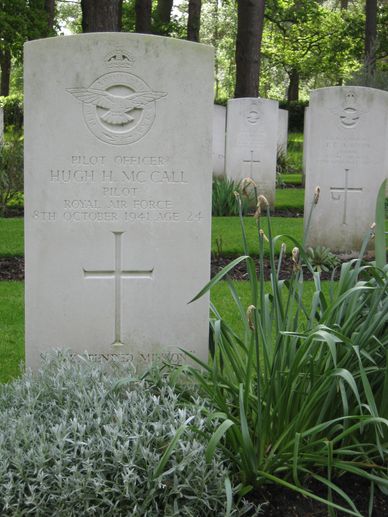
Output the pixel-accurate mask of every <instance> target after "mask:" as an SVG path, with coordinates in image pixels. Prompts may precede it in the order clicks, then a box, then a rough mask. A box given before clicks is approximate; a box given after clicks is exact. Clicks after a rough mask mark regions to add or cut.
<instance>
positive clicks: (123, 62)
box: [104, 48, 135, 70]
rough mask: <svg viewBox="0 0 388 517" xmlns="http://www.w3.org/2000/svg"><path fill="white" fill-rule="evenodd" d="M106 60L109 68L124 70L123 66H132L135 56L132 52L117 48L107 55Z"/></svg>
mask: <svg viewBox="0 0 388 517" xmlns="http://www.w3.org/2000/svg"><path fill="white" fill-rule="evenodd" d="M104 61H105V63H106V64H107V66H108V68H114V69H116V70H122V69H123V68H127V69H128V68H132V66H133V63H134V62H135V58H134V56H133V55H132V54H131V53H130V52H128V51H126V50H123V49H121V48H117V49H115V50H112V51H111V52H109V53H108V54H107V55H106V56H105V58H104Z"/></svg>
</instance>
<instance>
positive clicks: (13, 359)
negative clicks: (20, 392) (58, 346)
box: [0, 282, 24, 382]
mask: <svg viewBox="0 0 388 517" xmlns="http://www.w3.org/2000/svg"><path fill="white" fill-rule="evenodd" d="M23 289H24V284H23V282H0V382H7V381H9V380H10V379H13V378H14V377H17V376H18V374H19V373H20V369H19V365H20V362H21V361H22V360H24V291H23Z"/></svg>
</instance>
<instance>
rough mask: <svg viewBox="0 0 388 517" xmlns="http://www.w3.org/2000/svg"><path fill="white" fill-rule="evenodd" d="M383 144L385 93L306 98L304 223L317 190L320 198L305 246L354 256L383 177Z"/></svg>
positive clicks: (346, 91) (340, 90) (330, 92)
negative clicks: (326, 248) (325, 248)
mask: <svg viewBox="0 0 388 517" xmlns="http://www.w3.org/2000/svg"><path fill="white" fill-rule="evenodd" d="M387 140H388V92H384V91H380V90H376V89H373V88H365V87H353V86H349V87H332V88H322V89H319V90H315V91H313V92H312V93H311V96H310V108H309V112H308V150H307V156H306V190H305V221H306V220H307V214H308V213H309V211H310V207H311V202H312V199H313V193H314V189H315V187H316V186H317V185H319V186H320V197H319V202H318V204H317V205H316V206H315V208H314V210H313V215H312V219H311V227H310V229H309V233H308V240H307V244H308V245H312V246H317V245H324V246H327V247H329V248H331V249H332V250H334V251H342V252H349V253H353V252H357V251H359V249H360V247H361V243H362V240H363V238H364V236H365V234H366V232H367V231H368V229H369V227H370V225H371V224H372V223H373V221H374V218H375V203H376V196H377V192H378V189H379V187H380V185H381V183H382V182H383V180H384V178H385V177H386V176H387V168H388V161H387V144H386V143H387Z"/></svg>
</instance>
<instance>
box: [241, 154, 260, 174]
mask: <svg viewBox="0 0 388 517" xmlns="http://www.w3.org/2000/svg"><path fill="white" fill-rule="evenodd" d="M243 162H244V163H249V164H250V167H249V176H250V178H252V174H253V164H254V163H260V160H254V159H253V151H252V150H251V158H250V160H243Z"/></svg>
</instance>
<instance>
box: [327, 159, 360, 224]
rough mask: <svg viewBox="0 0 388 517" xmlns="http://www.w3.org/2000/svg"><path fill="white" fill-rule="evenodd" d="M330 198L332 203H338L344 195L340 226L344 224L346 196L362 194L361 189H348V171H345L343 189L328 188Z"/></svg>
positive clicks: (346, 205) (346, 206)
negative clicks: (336, 193)
mask: <svg viewBox="0 0 388 517" xmlns="http://www.w3.org/2000/svg"><path fill="white" fill-rule="evenodd" d="M330 192H331V198H332V199H333V200H334V201H339V200H340V199H341V195H342V194H344V211H343V216H342V224H347V223H346V215H347V208H348V194H352V193H357V192H362V188H357V187H349V169H345V186H344V187H330ZM335 192H338V195H337V196H336V195H335Z"/></svg>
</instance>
